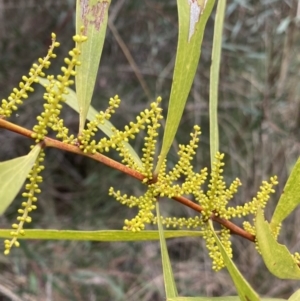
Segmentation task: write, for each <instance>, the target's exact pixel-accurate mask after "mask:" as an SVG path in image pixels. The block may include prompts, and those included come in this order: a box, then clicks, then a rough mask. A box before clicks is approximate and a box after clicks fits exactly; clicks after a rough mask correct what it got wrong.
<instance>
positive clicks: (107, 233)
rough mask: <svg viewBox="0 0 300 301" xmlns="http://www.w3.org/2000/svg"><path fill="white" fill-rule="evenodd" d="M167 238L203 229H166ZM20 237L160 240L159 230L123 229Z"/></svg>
mask: <svg viewBox="0 0 300 301" xmlns="http://www.w3.org/2000/svg"><path fill="white" fill-rule="evenodd" d="M10 232H11V229H0V237H1V238H11V235H10ZM164 233H165V238H168V239H169V238H177V237H199V236H202V235H203V233H202V232H201V231H181V230H175V231H174V230H168V231H164ZM18 239H26V240H27V239H53V240H88V241H111V242H113V241H148V240H159V232H158V231H141V232H131V231H123V230H100V231H72V230H54V229H50V230H44V229H26V233H25V236H20V237H19V238H18Z"/></svg>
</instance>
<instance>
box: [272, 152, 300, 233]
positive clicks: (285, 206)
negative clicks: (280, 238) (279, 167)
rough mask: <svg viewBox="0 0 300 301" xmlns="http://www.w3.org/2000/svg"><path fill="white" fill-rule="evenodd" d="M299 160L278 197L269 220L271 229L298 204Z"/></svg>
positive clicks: (299, 199) (299, 201)
mask: <svg viewBox="0 0 300 301" xmlns="http://www.w3.org/2000/svg"><path fill="white" fill-rule="evenodd" d="M299 187H300V158H299V159H298V161H297V162H296V164H295V166H294V168H293V170H292V172H291V174H290V176H289V178H288V180H287V183H286V184H285V187H284V190H283V192H282V194H281V196H280V199H279V202H278V204H277V206H276V209H275V212H274V214H273V217H272V220H271V227H272V228H273V227H276V226H278V225H279V224H280V223H281V222H282V221H283V220H284V219H285V218H286V217H287V216H288V215H289V214H290V213H291V212H292V211H293V210H294V209H295V208H296V207H297V206H298V205H299V204H300V195H299Z"/></svg>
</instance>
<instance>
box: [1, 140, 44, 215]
mask: <svg viewBox="0 0 300 301" xmlns="http://www.w3.org/2000/svg"><path fill="white" fill-rule="evenodd" d="M40 150H41V146H40V145H39V144H37V145H36V146H35V147H34V148H33V149H32V150H31V151H30V153H29V154H28V155H26V156H22V157H19V158H15V159H12V160H8V161H5V162H1V163H0V183H1V189H0V214H3V212H4V211H5V210H6V209H7V207H8V206H9V205H10V204H11V202H12V201H13V200H14V199H15V197H16V195H17V194H18V192H19V191H20V189H21V188H22V186H23V184H24V182H25V180H26V178H27V175H28V173H29V172H30V170H31V168H32V166H33V164H34V163H35V160H36V158H37V156H38V155H39V152H40Z"/></svg>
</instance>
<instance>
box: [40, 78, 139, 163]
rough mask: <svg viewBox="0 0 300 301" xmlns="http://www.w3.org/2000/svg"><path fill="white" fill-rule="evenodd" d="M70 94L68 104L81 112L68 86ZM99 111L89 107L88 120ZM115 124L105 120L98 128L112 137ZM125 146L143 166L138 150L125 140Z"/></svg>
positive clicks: (42, 80) (43, 83)
mask: <svg viewBox="0 0 300 301" xmlns="http://www.w3.org/2000/svg"><path fill="white" fill-rule="evenodd" d="M39 83H40V84H41V85H42V86H45V85H47V84H48V83H49V81H48V80H47V79H46V78H42V77H39ZM67 90H68V94H66V95H65V98H66V104H67V105H69V106H70V107H71V108H72V109H73V110H74V111H76V112H79V108H78V101H77V97H76V92H75V91H74V90H72V89H70V88H67ZM97 113H98V111H96V110H95V109H94V108H93V107H92V106H90V107H89V110H88V113H87V119H88V120H95V119H96V114H97ZM113 127H114V125H113V124H112V123H111V122H110V121H108V120H104V124H99V125H98V128H99V129H100V130H101V131H102V132H103V133H104V134H106V135H107V136H108V137H111V136H112V134H113V132H112V130H111V129H112V128H113ZM124 145H125V147H126V148H127V149H128V151H129V153H130V154H131V155H132V157H133V159H134V161H135V163H137V164H138V165H139V166H140V167H142V161H141V159H140V157H139V156H138V154H137V153H136V151H135V150H134V149H133V148H132V146H131V145H130V144H129V143H128V142H124Z"/></svg>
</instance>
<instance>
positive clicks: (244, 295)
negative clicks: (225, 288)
mask: <svg viewBox="0 0 300 301" xmlns="http://www.w3.org/2000/svg"><path fill="white" fill-rule="evenodd" d="M209 223H210V227H211V229H212V231H213V235H214V238H215V240H216V242H217V245H218V247H219V250H220V252H221V254H222V257H223V260H224V263H225V265H226V268H227V270H228V272H229V274H230V276H231V279H232V280H233V282H234V285H235V287H236V289H237V292H238V294H239V297H240V300H241V301H249V300H251V301H259V300H260V298H259V296H258V295H257V293H256V292H255V291H254V290H253V288H252V287H251V285H250V284H249V283H248V282H247V280H246V279H245V278H244V277H243V275H242V274H241V273H240V271H239V270H238V269H237V267H236V266H235V264H234V263H233V261H232V260H231V259H230V257H229V256H228V255H227V252H226V250H225V248H224V247H223V244H222V243H221V241H220V240H219V237H218V236H217V234H216V233H215V231H214V228H213V224H212V221H211V220H210V221H209Z"/></svg>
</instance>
